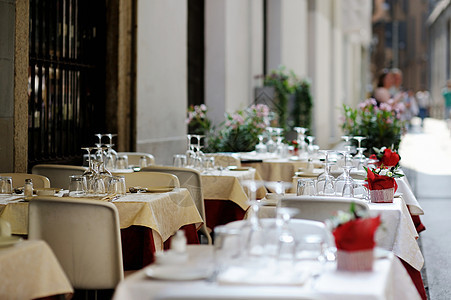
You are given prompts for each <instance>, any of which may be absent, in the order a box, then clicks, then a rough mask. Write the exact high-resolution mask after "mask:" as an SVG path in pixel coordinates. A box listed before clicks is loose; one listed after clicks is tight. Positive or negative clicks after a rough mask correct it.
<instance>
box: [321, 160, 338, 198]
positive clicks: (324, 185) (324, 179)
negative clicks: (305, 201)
mask: <svg viewBox="0 0 451 300" xmlns="http://www.w3.org/2000/svg"><path fill="white" fill-rule="evenodd" d="M330 168H331V164H330V163H329V162H326V165H325V167H324V173H322V174H321V175H319V176H318V181H317V183H316V187H317V189H318V192H317V194H318V195H334V194H335V188H334V184H335V183H334V182H335V178H334V176H332V175H330Z"/></svg>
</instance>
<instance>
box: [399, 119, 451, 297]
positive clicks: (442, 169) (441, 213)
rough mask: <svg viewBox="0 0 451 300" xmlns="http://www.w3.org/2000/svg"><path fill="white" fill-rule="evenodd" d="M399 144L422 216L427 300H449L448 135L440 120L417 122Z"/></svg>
mask: <svg viewBox="0 0 451 300" xmlns="http://www.w3.org/2000/svg"><path fill="white" fill-rule="evenodd" d="M413 123H414V126H413V127H412V128H411V130H410V132H409V133H408V134H406V135H405V136H404V137H403V139H402V142H401V146H400V155H401V165H402V167H403V169H404V170H405V171H406V173H407V176H408V178H409V182H410V183H411V185H412V188H413V190H414V192H415V195H416V196H417V199H418V201H419V202H420V205H421V206H422V207H423V210H424V212H425V214H424V216H421V220H422V222H423V224H424V225H425V226H426V231H424V232H422V233H421V234H420V235H421V237H420V240H421V245H422V249H423V255H424V258H425V266H424V268H423V275H424V280H425V286H426V291H427V292H428V293H429V296H430V299H432V300H441V299H451V255H450V253H451V221H450V219H451V135H450V131H449V130H448V126H447V124H446V123H445V121H443V120H436V119H426V120H425V122H424V128H421V127H420V126H419V124H420V123H419V120H418V119H415V120H414V122H413Z"/></svg>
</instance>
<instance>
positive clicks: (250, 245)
mask: <svg viewBox="0 0 451 300" xmlns="http://www.w3.org/2000/svg"><path fill="white" fill-rule="evenodd" d="M241 184H242V185H243V186H244V187H246V188H247V190H248V192H249V201H248V203H249V205H250V215H249V220H248V222H245V224H244V226H243V228H242V232H243V234H246V235H247V236H245V237H243V240H244V241H245V245H244V249H243V253H242V256H244V257H245V258H259V257H261V256H262V255H263V253H264V245H265V231H264V230H263V227H262V225H261V223H260V219H259V217H258V212H259V209H260V201H258V200H257V199H256V195H257V190H258V188H259V187H260V186H262V184H263V183H262V182H261V181H257V180H243V181H241Z"/></svg>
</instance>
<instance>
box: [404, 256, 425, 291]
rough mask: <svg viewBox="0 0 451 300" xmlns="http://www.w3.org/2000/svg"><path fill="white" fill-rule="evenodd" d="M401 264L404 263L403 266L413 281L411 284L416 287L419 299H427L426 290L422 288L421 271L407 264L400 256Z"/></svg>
mask: <svg viewBox="0 0 451 300" xmlns="http://www.w3.org/2000/svg"><path fill="white" fill-rule="evenodd" d="M399 260H400V261H401V262H402V264H403V265H404V268H406V271H407V273H409V276H410V278H411V279H412V281H413V284H414V285H415V287H416V288H417V291H418V293H419V294H420V296H421V299H423V300H427V297H426V290H425V289H424V283H423V278H421V272H420V271H418V270H416V269H415V268H414V267H412V266H411V265H409V264H408V263H406V262H405V261H404V260H402V259H401V258H400V259H399Z"/></svg>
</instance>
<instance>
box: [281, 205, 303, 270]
mask: <svg viewBox="0 0 451 300" xmlns="http://www.w3.org/2000/svg"><path fill="white" fill-rule="evenodd" d="M297 213H299V209H297V208H293V207H278V208H277V219H276V225H277V227H278V231H279V239H278V246H277V260H278V262H279V263H281V262H283V261H285V262H288V263H290V264H292V263H293V262H294V259H295V255H296V239H295V237H294V234H293V232H292V230H291V228H290V220H291V218H292V217H293V216H294V215H296V214H297Z"/></svg>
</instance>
